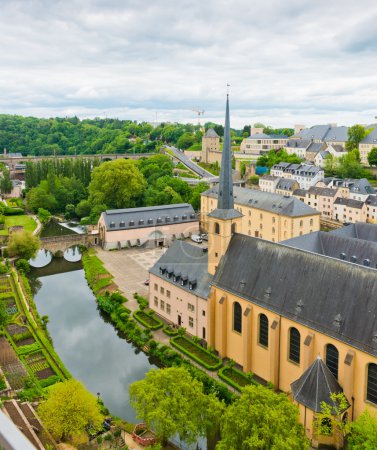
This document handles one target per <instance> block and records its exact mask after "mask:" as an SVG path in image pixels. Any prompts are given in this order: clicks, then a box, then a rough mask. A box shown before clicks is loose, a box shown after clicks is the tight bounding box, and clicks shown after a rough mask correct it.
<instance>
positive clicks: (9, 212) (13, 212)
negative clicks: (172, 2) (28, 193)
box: [4, 206, 24, 216]
mask: <svg viewBox="0 0 377 450" xmlns="http://www.w3.org/2000/svg"><path fill="white" fill-rule="evenodd" d="M20 214H24V210H23V209H22V208H11V207H10V206H6V207H5V208H4V215H5V216H18V215H20Z"/></svg>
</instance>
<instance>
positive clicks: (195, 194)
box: [189, 181, 209, 211]
mask: <svg viewBox="0 0 377 450" xmlns="http://www.w3.org/2000/svg"><path fill="white" fill-rule="evenodd" d="M207 189H209V185H208V184H207V183H205V182H204V181H201V182H200V183H198V184H197V185H196V186H195V187H194V188H193V189H192V190H191V197H190V200H189V203H191V205H192V207H193V208H194V209H195V211H198V210H199V209H200V199H201V193H202V192H204V191H206V190H207Z"/></svg>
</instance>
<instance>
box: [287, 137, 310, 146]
mask: <svg viewBox="0 0 377 450" xmlns="http://www.w3.org/2000/svg"><path fill="white" fill-rule="evenodd" d="M311 142H312V141H311V140H310V139H291V140H289V141H288V142H287V145H286V147H289V148H307V147H309V145H310V144H311Z"/></svg>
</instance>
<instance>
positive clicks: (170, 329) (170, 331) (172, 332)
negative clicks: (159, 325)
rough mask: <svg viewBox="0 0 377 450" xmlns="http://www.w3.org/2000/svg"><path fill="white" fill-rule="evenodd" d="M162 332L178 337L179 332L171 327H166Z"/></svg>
mask: <svg viewBox="0 0 377 450" xmlns="http://www.w3.org/2000/svg"><path fill="white" fill-rule="evenodd" d="M162 331H163V332H164V333H165V334H167V335H168V336H178V330H176V329H175V328H172V327H171V326H170V325H165V326H164V328H163V329H162Z"/></svg>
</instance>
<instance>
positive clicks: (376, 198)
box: [366, 195, 377, 206]
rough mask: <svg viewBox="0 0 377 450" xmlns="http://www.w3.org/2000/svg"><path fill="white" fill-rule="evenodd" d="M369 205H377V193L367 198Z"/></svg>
mask: <svg viewBox="0 0 377 450" xmlns="http://www.w3.org/2000/svg"><path fill="white" fill-rule="evenodd" d="M366 203H367V206H377V195H370V196H369V197H368V198H367V200H366Z"/></svg>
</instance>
